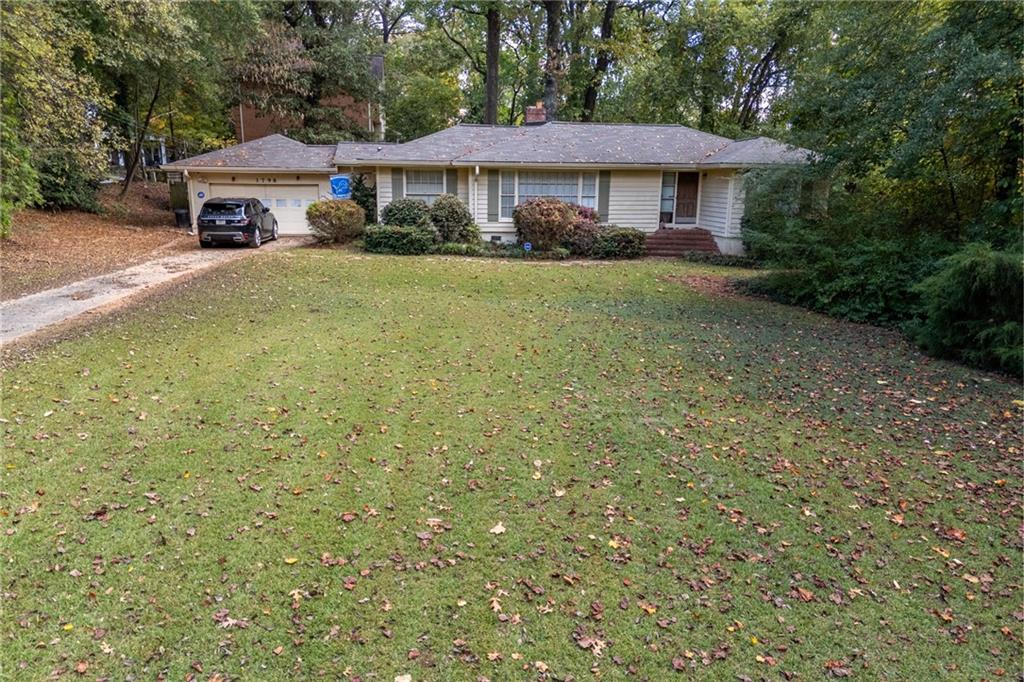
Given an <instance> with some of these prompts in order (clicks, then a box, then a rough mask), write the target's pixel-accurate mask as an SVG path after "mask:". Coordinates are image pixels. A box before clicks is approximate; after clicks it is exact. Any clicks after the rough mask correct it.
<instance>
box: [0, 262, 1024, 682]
mask: <svg viewBox="0 0 1024 682" xmlns="http://www.w3.org/2000/svg"><path fill="white" fill-rule="evenodd" d="M723 272H726V271H721V270H717V271H716V270H714V269H710V268H701V267H697V266H693V265H686V264H680V263H671V262H633V263H621V264H597V265H595V264H587V265H579V264H571V265H562V264H534V263H525V262H504V261H493V260H474V261H469V260H460V259H443V258H427V257H423V258H388V257H364V256H359V255H356V254H354V253H350V252H344V251H324V250H305V251H293V252H285V253H279V254H264V255H263V256H261V257H259V258H249V259H243V260H242V261H240V262H236V263H233V264H230V265H228V266H225V267H224V268H222V269H220V270H219V271H217V272H215V273H212V274H211V275H209V276H207V277H206V278H205V279H204V280H202V285H201V286H192V287H189V288H187V289H185V290H183V291H182V292H181V293H180V294H179V295H178V296H176V297H175V298H173V299H167V300H163V301H153V302H150V303H147V304H145V305H144V306H142V307H140V308H139V309H138V311H137V312H134V313H132V314H130V315H126V316H123V317H122V318H121V319H119V320H116V321H112V322H110V323H108V324H105V325H103V326H102V327H101V328H99V329H98V330H96V331H94V332H92V333H91V334H89V335H83V336H82V337H81V338H77V339H75V340H72V341H66V342H63V343H61V344H59V345H56V346H54V347H52V348H50V349H48V350H46V351H44V352H43V353H42V354H41V356H40V357H39V358H38V359H36V360H34V361H32V362H27V363H24V364H21V365H18V366H15V367H14V368H12V369H9V370H8V371H7V372H6V373H5V376H4V391H3V398H4V400H3V417H4V420H5V421H4V423H3V424H2V426H3V433H4V438H3V446H4V455H3V459H4V468H3V479H2V486H0V527H2V529H3V534H2V538H3V540H2V557H0V560H2V564H0V565H2V576H0V577H2V580H3V590H2V598H3V602H2V606H3V614H2V619H0V621H2V625H0V629H2V636H3V640H2V645H0V652H2V653H0V662H2V666H3V671H2V673H3V674H2V675H0V676H2V677H3V678H4V679H15V678H17V679H32V680H34V679H43V678H46V677H48V676H49V675H51V674H55V675H60V674H62V673H63V674H64V675H65V676H67V677H70V678H76V679H77V678H79V677H81V678H83V679H96V678H105V677H109V678H110V679H113V680H122V679H138V680H151V679H156V678H157V677H158V676H159V675H160V674H161V673H166V679H168V680H181V679H184V678H186V676H187V675H190V674H194V675H195V679H197V680H206V679H210V678H217V677H218V676H223V677H227V678H229V679H259V680H292V679H300V678H304V677H313V676H316V675H320V676H323V678H324V679H337V678H339V677H341V676H347V677H348V678H349V679H357V678H361V679H362V680H384V681H386V682H392V680H393V679H394V678H395V676H397V675H404V674H409V675H411V676H412V679H413V680H448V679H455V680H461V679H465V680H476V679H477V678H478V677H481V676H482V677H486V678H489V679H492V680H506V679H535V678H538V677H541V678H545V677H550V678H551V679H566V678H568V677H570V676H572V677H574V678H575V679H577V680H579V679H590V678H592V677H595V676H597V674H598V673H599V675H600V677H602V678H605V679H620V678H624V677H627V676H630V675H632V676H634V677H635V678H637V679H650V680H660V679H665V678H669V677H671V678H680V679H686V678H691V677H697V676H699V675H704V676H707V677H709V678H711V679H727V680H728V679H736V676H741V679H743V677H742V676H747V677H749V678H751V679H761V678H765V679H773V680H775V679H822V678H828V677H840V676H844V675H847V674H849V675H852V676H853V677H854V678H855V679H893V680H895V679H901V680H905V679H917V680H924V679H935V678H937V677H939V676H948V677H952V678H957V679H982V678H988V679H992V678H996V677H998V676H999V675H1000V674H1005V675H1007V676H1008V677H1010V678H1013V677H1015V676H1016V675H1017V674H1018V672H1019V667H1020V661H1021V656H1022V647H1021V634H1022V633H1021V618H1022V615H1021V611H1022V607H1021V590H1020V587H1021V535H1020V524H1021V505H1020V499H1021V476H1020V466H1021V445H1020V444H1021V403H1020V402H1019V401H1017V402H1015V400H1016V399H1018V398H1020V387H1019V386H1016V385H1014V384H1012V383H1008V382H1004V381H1002V380H1000V379H998V378H994V377H992V376H991V375H985V374H982V373H979V372H975V371H972V370H968V369H965V368H961V367H958V366H955V365H951V364H947V363H943V362H938V361H934V360H929V359H927V358H925V357H924V356H922V355H920V354H919V353H917V352H916V351H914V350H913V349H912V348H910V347H908V346H907V345H906V344H905V343H904V342H902V341H901V340H899V338H898V337H896V336H895V335H893V334H890V333H888V332H884V331H881V330H878V329H875V328H871V327H864V326H855V325H849V324H845V323H841V322H836V321H832V320H829V319H826V318H823V317H820V316H816V315H812V314H808V313H805V312H802V311H799V310H796V309H792V308H786V307H781V306H777V305H773V304H770V303H765V302H760V301H751V300H743V299H738V298H730V297H727V296H723V295H718V294H710V293H702V291H704V289H703V288H697V289H695V288H693V287H692V286H689V285H688V284H687V283H684V282H680V281H678V279H677V278H678V277H683V278H686V277H690V276H697V275H708V274H715V273H718V274H721V273H723ZM732 274H735V271H733V273H732ZM674 277H675V278H676V279H674ZM499 524H500V527H503V528H504V529H505V531H504V533H495V532H492V531H493V530H500V528H499V527H498V526H499ZM76 668H77V670H78V671H80V672H82V675H81V676H79V675H78V674H76ZM1001 670H1002V671H1003V672H1002V673H1001ZM545 671H546V672H545ZM791 676H792V677H791Z"/></svg>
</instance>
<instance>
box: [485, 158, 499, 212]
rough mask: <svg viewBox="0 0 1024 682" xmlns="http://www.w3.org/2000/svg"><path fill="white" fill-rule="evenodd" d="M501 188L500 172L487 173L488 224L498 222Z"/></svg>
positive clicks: (491, 171)
mask: <svg viewBox="0 0 1024 682" xmlns="http://www.w3.org/2000/svg"><path fill="white" fill-rule="evenodd" d="M500 186H501V178H500V176H499V175H498V171H497V170H495V169H493V168H492V169H491V170H489V171H487V222H489V223H496V222H498V204H499V202H500V198H499V196H498V189H499V187H500Z"/></svg>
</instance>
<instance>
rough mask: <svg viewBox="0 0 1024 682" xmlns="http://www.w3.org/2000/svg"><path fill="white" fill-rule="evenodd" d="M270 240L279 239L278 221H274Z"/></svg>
mask: <svg viewBox="0 0 1024 682" xmlns="http://www.w3.org/2000/svg"><path fill="white" fill-rule="evenodd" d="M270 241H272V242H276V241H277V221H276V220H275V221H274V228H273V229H272V230H271V231H270Z"/></svg>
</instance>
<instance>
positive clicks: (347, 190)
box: [331, 174, 352, 199]
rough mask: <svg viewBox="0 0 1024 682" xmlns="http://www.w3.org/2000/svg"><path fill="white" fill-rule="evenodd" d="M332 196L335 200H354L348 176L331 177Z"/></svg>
mask: <svg viewBox="0 0 1024 682" xmlns="http://www.w3.org/2000/svg"><path fill="white" fill-rule="evenodd" d="M331 196H332V197H334V198H335V199H351V198H352V183H351V181H350V179H349V176H348V175H347V174H343V175H332V176H331Z"/></svg>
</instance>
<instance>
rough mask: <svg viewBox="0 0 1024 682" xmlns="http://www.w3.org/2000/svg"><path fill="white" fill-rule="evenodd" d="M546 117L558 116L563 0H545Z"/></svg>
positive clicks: (553, 118) (550, 119) (548, 118)
mask: <svg viewBox="0 0 1024 682" xmlns="http://www.w3.org/2000/svg"><path fill="white" fill-rule="evenodd" d="M544 14H545V18H546V31H545V33H544V48H545V54H544V117H545V119H546V120H548V121H554V120H557V118H558V82H559V80H560V79H561V76H562V73H561V71H562V59H561V57H562V0H544Z"/></svg>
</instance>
